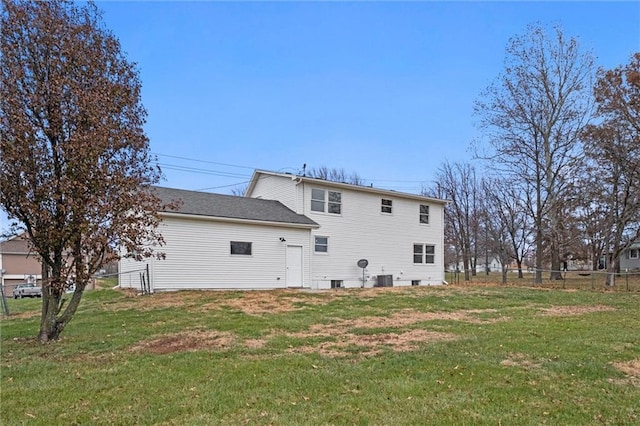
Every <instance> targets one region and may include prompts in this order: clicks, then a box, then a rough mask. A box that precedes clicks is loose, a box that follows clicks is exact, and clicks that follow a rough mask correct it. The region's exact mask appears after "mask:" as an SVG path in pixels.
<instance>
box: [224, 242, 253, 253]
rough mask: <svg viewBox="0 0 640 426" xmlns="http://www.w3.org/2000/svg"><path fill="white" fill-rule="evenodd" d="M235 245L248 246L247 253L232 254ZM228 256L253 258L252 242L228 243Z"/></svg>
mask: <svg viewBox="0 0 640 426" xmlns="http://www.w3.org/2000/svg"><path fill="white" fill-rule="evenodd" d="M234 243H235V244H248V245H249V246H248V247H249V253H234V252H233V247H234ZM229 255H230V256H253V242H252V241H230V242H229Z"/></svg>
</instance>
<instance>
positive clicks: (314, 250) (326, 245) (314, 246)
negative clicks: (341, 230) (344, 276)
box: [313, 235, 329, 254]
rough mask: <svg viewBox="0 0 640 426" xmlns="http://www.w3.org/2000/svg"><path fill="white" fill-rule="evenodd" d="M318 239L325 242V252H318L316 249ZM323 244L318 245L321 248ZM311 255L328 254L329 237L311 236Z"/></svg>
mask: <svg viewBox="0 0 640 426" xmlns="http://www.w3.org/2000/svg"><path fill="white" fill-rule="evenodd" d="M318 238H324V239H326V240H327V242H326V244H324V246H325V247H326V251H318V250H317V249H316V248H317V247H318V245H319V244H318ZM322 245H323V244H320V246H322ZM313 253H314V254H329V237H327V236H325V235H314V236H313Z"/></svg>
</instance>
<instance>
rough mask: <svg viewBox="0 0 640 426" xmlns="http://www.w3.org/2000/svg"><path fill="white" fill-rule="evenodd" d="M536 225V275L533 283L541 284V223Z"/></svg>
mask: <svg viewBox="0 0 640 426" xmlns="http://www.w3.org/2000/svg"><path fill="white" fill-rule="evenodd" d="M536 222H538V221H536ZM540 222H541V221H540ZM536 225H537V226H536V228H537V230H536V271H535V274H536V275H535V280H534V283H535V284H542V249H543V248H542V238H543V235H542V223H537V224H536Z"/></svg>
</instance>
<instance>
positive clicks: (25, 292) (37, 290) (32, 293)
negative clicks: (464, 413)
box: [13, 283, 42, 299]
mask: <svg viewBox="0 0 640 426" xmlns="http://www.w3.org/2000/svg"><path fill="white" fill-rule="evenodd" d="M23 297H42V287H38V286H36V285H35V284H29V283H24V284H18V285H17V286H16V287H15V288H14V289H13V298H14V299H18V298H20V299H22V298H23Z"/></svg>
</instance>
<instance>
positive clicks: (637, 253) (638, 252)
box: [629, 249, 640, 260]
mask: <svg viewBox="0 0 640 426" xmlns="http://www.w3.org/2000/svg"><path fill="white" fill-rule="evenodd" d="M634 252H635V256H634ZM629 259H633V260H635V259H640V249H629Z"/></svg>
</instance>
